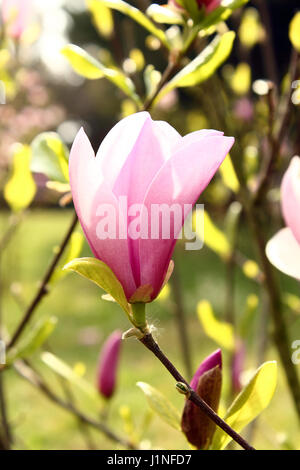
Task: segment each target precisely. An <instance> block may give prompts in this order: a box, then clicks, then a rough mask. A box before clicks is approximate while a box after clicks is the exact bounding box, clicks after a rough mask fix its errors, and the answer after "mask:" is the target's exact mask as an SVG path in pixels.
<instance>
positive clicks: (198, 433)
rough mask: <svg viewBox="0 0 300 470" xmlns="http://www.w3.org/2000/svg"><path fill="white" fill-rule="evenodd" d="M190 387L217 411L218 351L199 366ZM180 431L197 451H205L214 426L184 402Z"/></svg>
mask: <svg viewBox="0 0 300 470" xmlns="http://www.w3.org/2000/svg"><path fill="white" fill-rule="evenodd" d="M190 386H191V387H192V388H193V389H194V390H195V392H196V393H197V394H198V395H199V396H200V397H201V398H202V399H203V400H204V401H205V402H206V403H207V404H208V405H209V406H210V407H211V408H212V409H213V410H214V411H216V412H217V411H218V407H219V401H220V395H221V388H222V353H221V350H220V349H218V350H217V351H215V352H214V353H212V354H211V355H210V356H208V357H207V358H206V359H205V360H204V361H203V362H202V363H201V364H200V366H199V368H198V370H197V372H196V373H195V375H194V377H193V378H192V381H191V383H190ZM181 429H182V431H183V433H184V434H185V435H186V438H187V440H188V441H189V442H190V443H191V444H192V445H194V446H195V447H196V448H197V449H207V448H208V447H209V445H210V443H211V440H212V438H213V435H214V432H215V429H216V427H215V424H214V423H213V422H212V421H211V420H210V419H209V418H208V417H207V416H206V415H205V414H204V413H203V411H201V410H200V409H199V407H198V406H196V405H195V404H194V403H192V402H191V401H190V400H186V402H185V406H184V409H183V414H182V418H181Z"/></svg>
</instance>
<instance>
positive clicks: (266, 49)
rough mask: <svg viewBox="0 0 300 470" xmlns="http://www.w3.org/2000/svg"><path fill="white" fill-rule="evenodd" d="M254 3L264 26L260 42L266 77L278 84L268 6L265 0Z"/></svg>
mask: <svg viewBox="0 0 300 470" xmlns="http://www.w3.org/2000/svg"><path fill="white" fill-rule="evenodd" d="M255 3H256V5H257V8H258V10H259V12H260V16H261V19H262V21H263V24H264V26H265V28H266V34H265V38H264V42H263V43H262V48H263V56H264V64H265V66H266V71H267V74H268V78H269V79H270V80H272V81H273V82H274V83H276V84H277V85H278V84H279V80H278V70H277V65H276V58H275V51H274V46H273V34H272V32H273V28H272V24H271V18H270V13H269V7H268V5H267V2H266V0H256V1H255Z"/></svg>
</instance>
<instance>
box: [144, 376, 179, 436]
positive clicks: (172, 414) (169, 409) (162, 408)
mask: <svg viewBox="0 0 300 470" xmlns="http://www.w3.org/2000/svg"><path fill="white" fill-rule="evenodd" d="M137 386H138V387H139V388H140V389H141V390H142V391H143V392H144V394H145V395H146V397H147V400H148V403H149V406H150V408H151V409H152V410H153V411H154V412H155V413H156V414H158V415H159V416H160V417H161V419H162V420H163V421H165V422H166V423H167V424H169V425H170V426H172V428H174V429H177V430H178V431H181V425H180V419H181V418H180V414H179V413H178V411H177V410H176V408H175V407H174V406H173V405H172V403H170V402H169V400H167V398H166V397H165V396H164V395H163V394H162V393H161V392H159V391H158V390H157V389H156V388H154V387H152V386H151V385H149V384H147V383H145V382H137Z"/></svg>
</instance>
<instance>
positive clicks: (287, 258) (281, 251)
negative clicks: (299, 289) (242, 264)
mask: <svg viewBox="0 0 300 470" xmlns="http://www.w3.org/2000/svg"><path fill="white" fill-rule="evenodd" d="M266 255H267V257H268V259H269V261H270V262H271V263H272V264H273V265H274V266H275V267H276V268H277V269H279V271H282V272H283V273H285V274H287V275H288V276H292V277H294V278H296V279H299V280H300V245H299V243H298V242H297V240H296V239H295V237H294V235H293V233H292V231H291V229H290V228H284V229H282V230H279V232H277V233H276V235H274V237H273V238H271V240H269V242H268V243H267V246H266Z"/></svg>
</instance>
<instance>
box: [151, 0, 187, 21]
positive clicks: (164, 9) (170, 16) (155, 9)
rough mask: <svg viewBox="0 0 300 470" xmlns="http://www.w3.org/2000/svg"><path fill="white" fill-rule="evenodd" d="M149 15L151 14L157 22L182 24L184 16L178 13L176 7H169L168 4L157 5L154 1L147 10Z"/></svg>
mask: <svg viewBox="0 0 300 470" xmlns="http://www.w3.org/2000/svg"><path fill="white" fill-rule="evenodd" d="M146 13H147V15H148V16H150V18H152V19H153V20H154V21H156V23H164V24H182V23H183V17H182V15H180V13H177V12H176V11H175V10H174V9H172V8H170V7H168V5H162V6H161V5H157V4H156V3H152V4H151V5H150V6H149V7H148V9H147V11H146Z"/></svg>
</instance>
